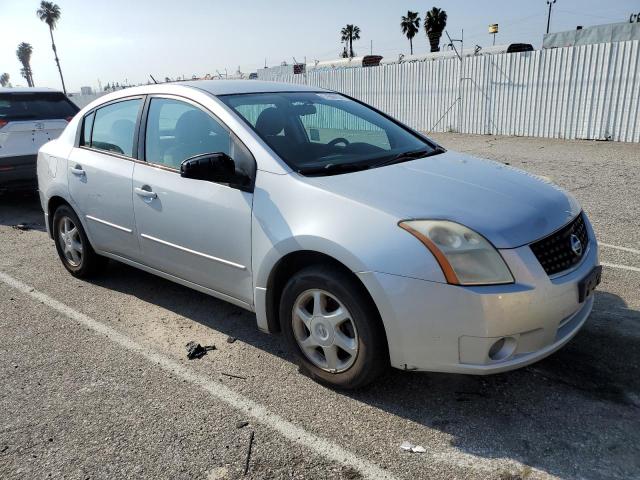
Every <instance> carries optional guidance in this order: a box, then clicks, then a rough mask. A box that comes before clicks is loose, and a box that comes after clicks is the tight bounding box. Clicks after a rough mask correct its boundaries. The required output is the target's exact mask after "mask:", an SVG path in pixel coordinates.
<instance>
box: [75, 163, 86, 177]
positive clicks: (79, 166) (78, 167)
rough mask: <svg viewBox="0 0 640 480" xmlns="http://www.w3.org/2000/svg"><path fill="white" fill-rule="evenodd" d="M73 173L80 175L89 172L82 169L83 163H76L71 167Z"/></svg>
mask: <svg viewBox="0 0 640 480" xmlns="http://www.w3.org/2000/svg"><path fill="white" fill-rule="evenodd" d="M71 173H73V174H74V175H78V176H79V177H83V176H85V175H86V174H87V173H86V172H85V171H84V170H83V169H82V165H76V166H75V167H73V168H72V169H71Z"/></svg>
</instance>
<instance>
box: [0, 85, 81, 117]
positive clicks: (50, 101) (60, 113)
mask: <svg viewBox="0 0 640 480" xmlns="http://www.w3.org/2000/svg"><path fill="white" fill-rule="evenodd" d="M78 110H79V108H78V107H77V106H76V105H75V104H73V103H72V102H71V100H69V99H68V98H67V97H66V96H65V95H64V94H62V93H58V92H52V93H0V119H1V120H7V121H20V120H56V119H65V120H71V118H73V116H74V115H75V114H76V113H77V112H78Z"/></svg>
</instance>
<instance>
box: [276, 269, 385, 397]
mask: <svg viewBox="0 0 640 480" xmlns="http://www.w3.org/2000/svg"><path fill="white" fill-rule="evenodd" d="M316 305H320V306H321V307H320V308H319V309H318V307H317V306H316ZM280 324H281V327H282V330H283V333H284V336H285V338H286V340H287V343H288V345H289V348H290V349H291V351H292V352H293V353H294V354H295V356H296V357H297V359H298V360H299V365H300V367H301V369H302V370H303V372H304V373H307V374H308V375H309V376H310V377H311V378H313V379H314V380H316V381H318V382H320V383H324V384H327V385H330V386H332V387H336V388H340V389H355V388H360V387H363V386H365V385H367V384H369V383H371V382H372V381H373V380H375V379H376V378H377V377H378V376H379V375H381V374H382V373H383V372H384V371H385V370H386V369H387V366H388V364H389V354H388V348H387V340H386V336H385V334H384V329H383V327H382V322H381V320H380V316H379V315H378V312H377V310H376V308H375V306H374V305H373V304H372V302H371V299H370V298H369V297H368V296H367V295H366V292H364V291H363V287H362V285H360V284H359V283H358V282H357V281H356V280H355V279H354V278H352V277H351V275H349V274H348V273H346V272H344V271H343V270H341V269H339V268H336V267H332V266H321V265H314V266H310V267H307V268H304V269H303V270H300V271H299V272H297V273H295V274H294V275H293V276H292V277H291V279H290V280H289V281H288V282H287V284H286V286H285V287H284V290H283V292H282V296H281V299H280ZM312 331H313V333H312ZM343 347H346V348H344V349H343ZM354 347H355V349H354ZM332 352H336V353H335V355H334V354H333V353H332Z"/></svg>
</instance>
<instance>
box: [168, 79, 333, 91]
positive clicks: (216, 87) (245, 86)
mask: <svg viewBox="0 0 640 480" xmlns="http://www.w3.org/2000/svg"><path fill="white" fill-rule="evenodd" d="M175 85H184V86H187V87H192V88H198V89H200V90H204V91H205V92H207V93H210V94H211V95H234V94H239V93H273V92H318V91H322V90H323V89H322V88H318V87H307V86H306V85H296V84H293V83H282V82H265V81H260V80H193V81H187V82H176V83H175Z"/></svg>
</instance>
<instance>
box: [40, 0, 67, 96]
mask: <svg viewBox="0 0 640 480" xmlns="http://www.w3.org/2000/svg"><path fill="white" fill-rule="evenodd" d="M36 15H38V18H39V19H40V20H42V21H43V22H44V23H46V24H47V25H49V34H50V35H51V48H52V49H53V56H54V58H55V59H56V65H57V66H58V72H60V81H61V82H62V91H63V92H64V93H65V95H66V93H67V87H66V86H65V85H64V77H63V76H62V69H61V68H60V59H59V58H58V51H57V49H56V42H55V41H54V40H53V29H54V28H56V24H57V23H58V20H60V7H59V6H58V5H56V4H55V3H53V2H45V1H44V0H43V1H42V2H40V8H39V9H38V10H37V11H36Z"/></svg>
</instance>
